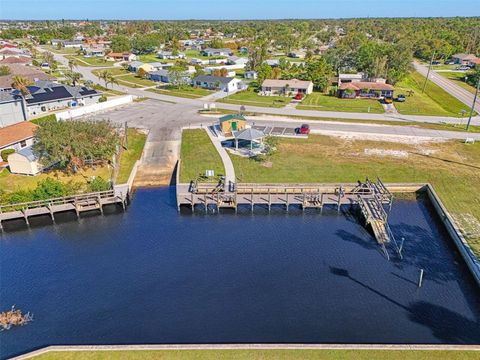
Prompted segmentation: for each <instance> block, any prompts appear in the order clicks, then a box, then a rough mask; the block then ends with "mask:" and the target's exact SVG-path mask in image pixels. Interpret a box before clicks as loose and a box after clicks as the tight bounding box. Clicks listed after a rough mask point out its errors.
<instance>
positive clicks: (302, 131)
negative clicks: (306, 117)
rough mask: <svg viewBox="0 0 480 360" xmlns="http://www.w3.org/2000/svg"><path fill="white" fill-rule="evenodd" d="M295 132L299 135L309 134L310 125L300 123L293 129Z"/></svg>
mask: <svg viewBox="0 0 480 360" xmlns="http://www.w3.org/2000/svg"><path fill="white" fill-rule="evenodd" d="M295 131H296V133H297V134H299V135H308V134H310V125H308V124H302V126H300V127H299V128H296V129H295Z"/></svg>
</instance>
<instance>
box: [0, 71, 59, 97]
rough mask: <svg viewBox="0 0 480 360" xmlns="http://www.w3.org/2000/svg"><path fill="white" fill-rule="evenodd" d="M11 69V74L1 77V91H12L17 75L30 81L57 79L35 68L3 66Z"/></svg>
mask: <svg viewBox="0 0 480 360" xmlns="http://www.w3.org/2000/svg"><path fill="white" fill-rule="evenodd" d="M3 66H7V67H8V68H9V69H10V74H8V75H2V76H0V91H8V90H12V83H13V78H14V77H15V76H16V75H19V76H22V77H24V78H26V79H28V80H29V81H32V82H35V81H38V80H54V79H55V78H54V77H53V76H51V75H48V74H46V73H44V72H43V71H41V70H40V69H39V68H37V67H35V66H25V65H22V64H3Z"/></svg>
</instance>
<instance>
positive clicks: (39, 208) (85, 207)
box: [0, 190, 128, 230]
mask: <svg viewBox="0 0 480 360" xmlns="http://www.w3.org/2000/svg"><path fill="white" fill-rule="evenodd" d="M127 196H128V194H127V193H126V192H118V191H115V190H109V191H101V192H95V193H88V194H81V195H76V196H67V197H60V198H52V199H48V200H39V201H30V202H25V203H17V204H12V205H2V206H0V230H3V225H2V222H3V221H7V220H15V219H24V220H25V222H26V223H27V225H29V217H31V216H38V215H49V216H50V217H51V218H52V220H53V221H54V220H55V214H56V213H59V212H65V211H74V212H75V213H76V214H77V216H80V213H82V212H85V211H92V210H97V211H100V212H101V213H103V207H104V206H105V205H109V204H120V205H122V207H123V209H125V206H126V202H127Z"/></svg>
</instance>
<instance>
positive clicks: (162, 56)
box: [157, 50, 186, 60]
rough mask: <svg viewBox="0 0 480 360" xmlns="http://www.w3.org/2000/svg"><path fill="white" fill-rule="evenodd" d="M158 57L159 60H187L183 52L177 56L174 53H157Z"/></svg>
mask: <svg viewBox="0 0 480 360" xmlns="http://www.w3.org/2000/svg"><path fill="white" fill-rule="evenodd" d="M157 57H158V58H159V59H168V60H176V59H186V55H185V53H183V52H177V53H176V54H175V53H174V52H173V51H164V50H162V51H159V52H158V53H157Z"/></svg>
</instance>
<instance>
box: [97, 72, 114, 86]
mask: <svg viewBox="0 0 480 360" xmlns="http://www.w3.org/2000/svg"><path fill="white" fill-rule="evenodd" d="M97 77H98V78H99V79H100V80H103V82H104V83H105V87H106V88H107V89H108V84H112V85H113V84H118V81H117V79H116V78H115V76H113V75H112V73H111V72H110V71H108V70H103V71H100V73H99V74H98V75H97ZM112 87H113V86H112Z"/></svg>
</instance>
